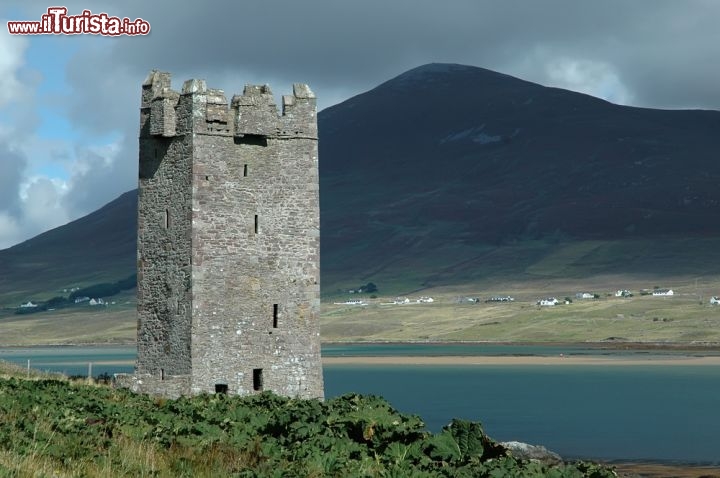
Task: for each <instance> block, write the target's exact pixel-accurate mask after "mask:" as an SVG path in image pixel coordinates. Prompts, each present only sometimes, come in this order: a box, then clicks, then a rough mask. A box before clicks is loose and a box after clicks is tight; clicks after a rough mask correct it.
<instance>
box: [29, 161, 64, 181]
mask: <svg viewBox="0 0 720 478" xmlns="http://www.w3.org/2000/svg"><path fill="white" fill-rule="evenodd" d="M36 173H37V175H39V176H45V177H48V178H51V179H61V180H63V181H66V180H68V179H69V178H70V173H68V171H67V169H65V168H64V167H63V165H61V164H58V163H54V162H53V163H45V164H43V165H41V166H40V167H38V168H37V170H36Z"/></svg>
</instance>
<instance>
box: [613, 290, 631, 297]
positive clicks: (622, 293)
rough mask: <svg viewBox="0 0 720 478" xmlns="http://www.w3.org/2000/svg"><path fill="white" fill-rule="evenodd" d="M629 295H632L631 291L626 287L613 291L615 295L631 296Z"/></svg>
mask: <svg viewBox="0 0 720 478" xmlns="http://www.w3.org/2000/svg"><path fill="white" fill-rule="evenodd" d="M631 296H632V292H630V291H629V290H627V289H623V290H619V291H617V292H615V297H631Z"/></svg>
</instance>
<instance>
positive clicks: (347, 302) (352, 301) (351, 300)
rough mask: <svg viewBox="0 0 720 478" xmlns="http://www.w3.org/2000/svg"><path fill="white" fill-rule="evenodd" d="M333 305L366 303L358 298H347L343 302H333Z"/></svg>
mask: <svg viewBox="0 0 720 478" xmlns="http://www.w3.org/2000/svg"><path fill="white" fill-rule="evenodd" d="M335 305H367V304H366V303H365V302H363V301H362V300H360V299H348V300H346V301H345V302H335Z"/></svg>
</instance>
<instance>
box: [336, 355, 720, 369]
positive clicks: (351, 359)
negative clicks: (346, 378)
mask: <svg viewBox="0 0 720 478" xmlns="http://www.w3.org/2000/svg"><path fill="white" fill-rule="evenodd" d="M322 362H323V365H464V366H469V365H476V366H487V365H492V366H527V365H546V366H573V365H594V366H634V365H651V366H672V365H692V366H698V365H701V366H720V356H713V357H693V356H682V357H675V356H674V357H670V356H668V357H658V356H655V357H596V356H572V355H571V356H567V355H563V356H542V355H527V356H498V355H488V356H479V355H473V356H447V355H446V356H435V357H428V356H347V357H323V358H322Z"/></svg>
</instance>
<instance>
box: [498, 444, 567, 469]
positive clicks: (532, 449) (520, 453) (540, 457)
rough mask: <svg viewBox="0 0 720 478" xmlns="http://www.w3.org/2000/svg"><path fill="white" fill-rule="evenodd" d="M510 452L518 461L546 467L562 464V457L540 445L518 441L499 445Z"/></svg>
mask: <svg viewBox="0 0 720 478" xmlns="http://www.w3.org/2000/svg"><path fill="white" fill-rule="evenodd" d="M500 444H501V445H502V446H504V447H505V448H507V449H508V450H509V451H510V454H511V455H512V456H514V457H515V458H518V459H520V460H533V461H539V462H541V463H545V464H547V465H559V464H561V463H563V459H562V457H560V455H558V454H557V453H555V452H552V451H550V450H548V449H547V448H545V447H544V446H540V445H528V444H527V443H522V442H519V441H506V442H502V443H500Z"/></svg>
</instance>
